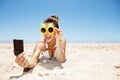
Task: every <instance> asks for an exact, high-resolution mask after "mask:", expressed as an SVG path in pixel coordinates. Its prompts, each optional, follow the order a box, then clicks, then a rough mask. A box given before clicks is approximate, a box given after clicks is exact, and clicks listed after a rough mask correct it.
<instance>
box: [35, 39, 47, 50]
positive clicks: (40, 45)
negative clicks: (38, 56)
mask: <svg viewBox="0 0 120 80" xmlns="http://www.w3.org/2000/svg"><path fill="white" fill-rule="evenodd" d="M37 46H38V47H39V48H40V49H46V42H45V40H44V39H41V40H40V41H38V42H37Z"/></svg>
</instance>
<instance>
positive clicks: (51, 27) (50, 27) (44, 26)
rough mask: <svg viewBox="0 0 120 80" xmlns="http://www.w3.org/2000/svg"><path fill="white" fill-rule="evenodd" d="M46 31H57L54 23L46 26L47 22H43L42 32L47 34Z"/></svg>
mask: <svg viewBox="0 0 120 80" xmlns="http://www.w3.org/2000/svg"><path fill="white" fill-rule="evenodd" d="M46 32H48V33H49V34H53V33H54V32H55V28H54V26H53V23H49V24H48V27H46V25H45V24H42V25H41V27H40V33H41V34H45V33H46Z"/></svg>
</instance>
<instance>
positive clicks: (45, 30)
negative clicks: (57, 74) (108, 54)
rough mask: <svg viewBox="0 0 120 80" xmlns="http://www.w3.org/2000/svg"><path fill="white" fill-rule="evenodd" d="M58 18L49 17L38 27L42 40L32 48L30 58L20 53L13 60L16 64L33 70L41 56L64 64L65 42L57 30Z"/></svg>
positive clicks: (54, 16)
mask: <svg viewBox="0 0 120 80" xmlns="http://www.w3.org/2000/svg"><path fill="white" fill-rule="evenodd" d="M58 20H59V18H58V16H56V15H51V16H50V17H48V18H47V19H46V20H45V21H44V23H43V24H42V25H41V27H40V32H41V33H42V34H43V36H44V38H43V39H41V40H40V41H39V42H38V43H37V44H36V45H35V48H34V51H33V53H32V55H31V57H28V56H25V53H24V52H23V53H21V54H20V55H18V56H17V57H16V59H15V61H16V63H17V64H18V65H19V66H21V67H24V68H33V67H35V66H36V65H37V63H38V60H39V56H40V55H41V54H43V55H47V56H48V57H49V58H52V57H55V59H56V61H58V62H60V63H63V62H65V54H66V40H65V39H64V38H63V37H62V30H60V29H59V25H58Z"/></svg>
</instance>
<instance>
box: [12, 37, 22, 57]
mask: <svg viewBox="0 0 120 80" xmlns="http://www.w3.org/2000/svg"><path fill="white" fill-rule="evenodd" d="M13 46H14V55H15V56H18V55H19V54H20V53H22V52H23V51H24V47H23V40H18V39H14V40H13Z"/></svg>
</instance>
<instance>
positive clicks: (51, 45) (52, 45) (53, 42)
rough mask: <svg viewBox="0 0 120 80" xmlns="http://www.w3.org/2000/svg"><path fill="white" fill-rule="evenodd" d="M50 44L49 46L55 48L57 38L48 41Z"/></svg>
mask: <svg viewBox="0 0 120 80" xmlns="http://www.w3.org/2000/svg"><path fill="white" fill-rule="evenodd" d="M47 44H48V48H54V46H55V44H56V40H53V41H51V42H50V43H47Z"/></svg>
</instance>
